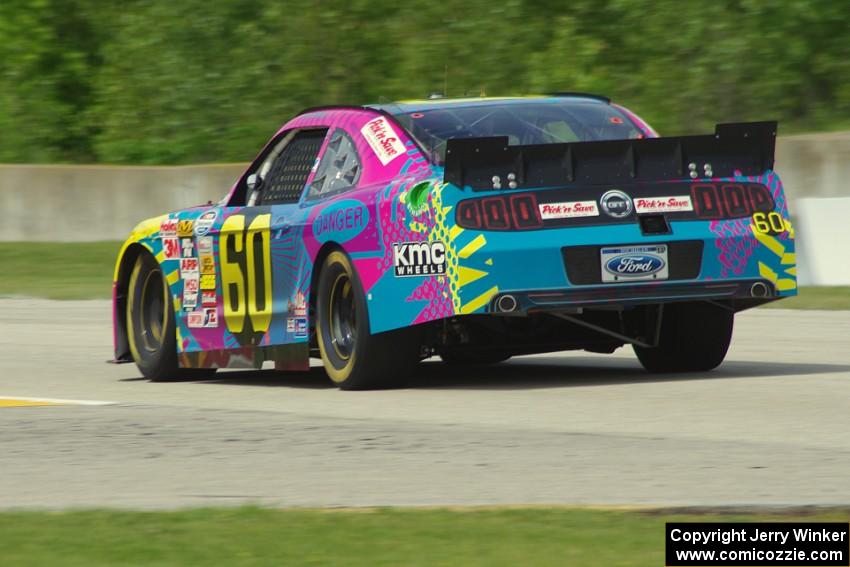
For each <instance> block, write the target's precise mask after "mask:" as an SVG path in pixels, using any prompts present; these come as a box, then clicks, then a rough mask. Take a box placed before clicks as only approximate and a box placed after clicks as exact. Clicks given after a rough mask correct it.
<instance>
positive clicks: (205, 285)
mask: <svg viewBox="0 0 850 567" xmlns="http://www.w3.org/2000/svg"><path fill="white" fill-rule="evenodd" d="M201 289H215V275H212V274H204V275H202V276H201Z"/></svg>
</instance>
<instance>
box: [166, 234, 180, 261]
mask: <svg viewBox="0 0 850 567" xmlns="http://www.w3.org/2000/svg"><path fill="white" fill-rule="evenodd" d="M162 253H163V255H164V256H165V259H166V260H178V259H179V258H180V240H179V239H178V238H177V237H176V236H173V237H172V236H170V237H168V238H163V239H162Z"/></svg>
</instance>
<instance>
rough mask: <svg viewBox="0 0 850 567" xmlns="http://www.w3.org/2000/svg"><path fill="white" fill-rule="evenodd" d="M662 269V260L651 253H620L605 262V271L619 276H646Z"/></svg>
mask: <svg viewBox="0 0 850 567" xmlns="http://www.w3.org/2000/svg"><path fill="white" fill-rule="evenodd" d="M663 269H664V260H662V259H661V258H659V257H658V256H654V255H652V254H621V255H619V256H614V257H613V258H611V259H610V260H608V261H607V262H605V271H606V272H608V273H609V274H614V275H615V276H620V277H625V278H628V277H637V276H648V275H651V274H654V273H656V272H660V271H661V270H663Z"/></svg>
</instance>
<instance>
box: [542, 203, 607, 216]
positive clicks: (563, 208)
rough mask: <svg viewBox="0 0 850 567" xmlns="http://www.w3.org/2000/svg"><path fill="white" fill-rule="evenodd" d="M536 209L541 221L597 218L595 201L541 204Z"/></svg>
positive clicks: (597, 208) (597, 210) (597, 211)
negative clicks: (538, 211) (538, 210)
mask: <svg viewBox="0 0 850 567" xmlns="http://www.w3.org/2000/svg"><path fill="white" fill-rule="evenodd" d="M538 208H539V209H540V218H542V219H543V220H550V219H570V218H575V217H598V216H599V207H597V206H596V201H569V202H566V203H541V204H540V205H538Z"/></svg>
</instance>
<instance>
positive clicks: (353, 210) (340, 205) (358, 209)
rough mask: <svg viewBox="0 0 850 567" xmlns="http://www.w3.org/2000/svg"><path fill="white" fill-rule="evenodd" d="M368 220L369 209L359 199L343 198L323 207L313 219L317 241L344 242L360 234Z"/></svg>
mask: <svg viewBox="0 0 850 567" xmlns="http://www.w3.org/2000/svg"><path fill="white" fill-rule="evenodd" d="M368 222H369V210H368V209H367V208H366V206H365V205H364V204H363V203H361V202H360V201H354V200H344V201H339V202H336V203H333V204H331V205H329V206H328V207H327V208H325V209H324V210H323V211H322V212H321V213H320V214H319V215H318V216H317V217H316V218H315V220H314V221H313V235H314V236H315V237H316V240H318V241H319V242H327V241H328V240H333V241H334V242H339V243H342V242H346V241H348V240H351V239H352V238H354V237H355V236H357V235H358V234H360V233H361V232H362V231H363V229H364V228H366V225H367V224H368Z"/></svg>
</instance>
